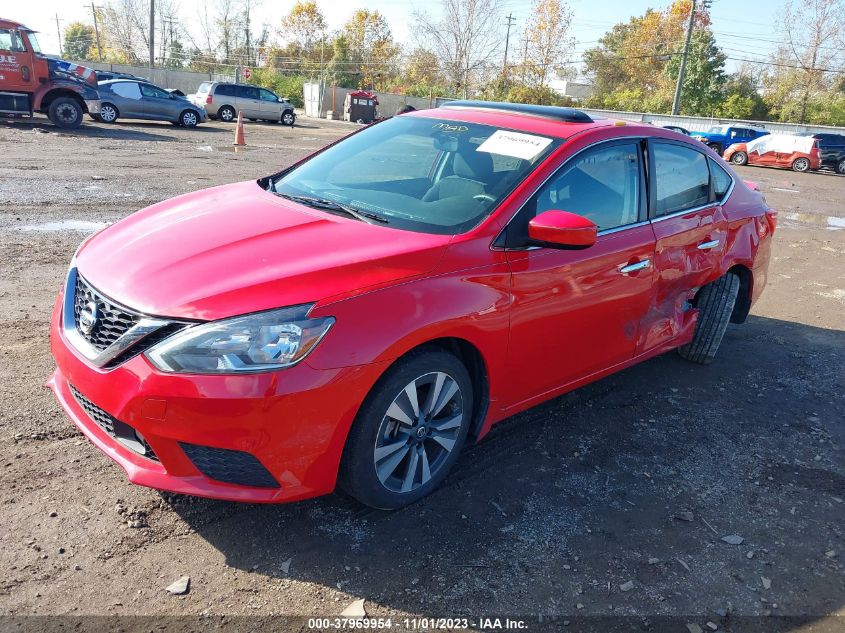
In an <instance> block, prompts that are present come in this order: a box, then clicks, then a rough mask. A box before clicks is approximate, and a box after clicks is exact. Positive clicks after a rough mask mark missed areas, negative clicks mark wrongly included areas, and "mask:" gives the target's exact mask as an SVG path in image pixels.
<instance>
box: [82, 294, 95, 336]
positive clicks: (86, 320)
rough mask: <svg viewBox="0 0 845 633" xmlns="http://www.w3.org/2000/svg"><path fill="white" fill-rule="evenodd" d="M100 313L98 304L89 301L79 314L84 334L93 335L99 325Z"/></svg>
mask: <svg viewBox="0 0 845 633" xmlns="http://www.w3.org/2000/svg"><path fill="white" fill-rule="evenodd" d="M99 318H100V313H99V311H98V310H97V302H96V301H89V302H88V303H86V304H85V307H84V308H83V309H82V311H81V312H80V313H79V329H80V330H81V331H82V333H83V334H91V332H93V331H94V328H95V327H96V325H97V319H99Z"/></svg>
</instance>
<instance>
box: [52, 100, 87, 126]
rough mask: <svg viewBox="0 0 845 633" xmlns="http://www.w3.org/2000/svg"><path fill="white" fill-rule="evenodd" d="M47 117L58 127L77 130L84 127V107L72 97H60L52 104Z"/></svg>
mask: <svg viewBox="0 0 845 633" xmlns="http://www.w3.org/2000/svg"><path fill="white" fill-rule="evenodd" d="M47 116H48V117H49V118H50V121H52V122H53V125H55V126H56V127H60V128H62V129H65V130H75V129H76V128H78V127H79V126H80V125H82V106H81V105H79V103H78V102H77V101H76V99H72V98H71V97H58V98H57V99H53V101H52V103H50V107H49V108H48V109H47Z"/></svg>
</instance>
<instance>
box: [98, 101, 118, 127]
mask: <svg viewBox="0 0 845 633" xmlns="http://www.w3.org/2000/svg"><path fill="white" fill-rule="evenodd" d="M100 120H101V121H102V122H103V123H114V122H115V121H117V108H115V107H114V106H113V105H112V104H110V103H104V104H103V105H101V106H100Z"/></svg>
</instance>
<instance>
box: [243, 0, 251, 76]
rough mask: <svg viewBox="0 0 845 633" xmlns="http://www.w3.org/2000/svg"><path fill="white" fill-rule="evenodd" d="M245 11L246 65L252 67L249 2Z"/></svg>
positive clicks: (245, 6)
mask: <svg viewBox="0 0 845 633" xmlns="http://www.w3.org/2000/svg"><path fill="white" fill-rule="evenodd" d="M244 11H245V13H246V20H245V24H246V64H245V66H252V62H251V60H250V58H249V14H250V7H249V0H247V1H246V4H245V5H244Z"/></svg>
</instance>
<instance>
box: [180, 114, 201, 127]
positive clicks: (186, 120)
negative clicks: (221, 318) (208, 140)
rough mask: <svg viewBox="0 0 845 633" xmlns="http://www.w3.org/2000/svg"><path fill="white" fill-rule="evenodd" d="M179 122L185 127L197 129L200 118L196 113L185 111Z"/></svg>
mask: <svg viewBox="0 0 845 633" xmlns="http://www.w3.org/2000/svg"><path fill="white" fill-rule="evenodd" d="M179 122H180V123H181V124H182V125H183V127H196V126H197V123H198V122H199V117H197V113H196V112H193V111H191V110H185V111H184V112H183V113H182V116H181V117H180V119H179Z"/></svg>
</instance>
